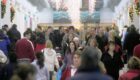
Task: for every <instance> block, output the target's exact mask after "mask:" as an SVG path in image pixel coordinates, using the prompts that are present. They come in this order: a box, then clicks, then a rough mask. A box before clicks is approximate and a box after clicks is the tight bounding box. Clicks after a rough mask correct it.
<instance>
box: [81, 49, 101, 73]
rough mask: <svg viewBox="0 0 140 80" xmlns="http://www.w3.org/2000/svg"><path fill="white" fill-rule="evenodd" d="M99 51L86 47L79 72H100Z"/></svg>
mask: <svg viewBox="0 0 140 80" xmlns="http://www.w3.org/2000/svg"><path fill="white" fill-rule="evenodd" d="M99 61H100V59H99V57H98V50H97V49H96V48H94V47H86V48H85V49H84V50H83V52H82V54H81V64H80V66H79V69H78V72H94V71H98V70H99Z"/></svg>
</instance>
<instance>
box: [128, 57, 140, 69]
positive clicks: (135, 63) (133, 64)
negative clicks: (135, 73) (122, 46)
mask: <svg viewBox="0 0 140 80" xmlns="http://www.w3.org/2000/svg"><path fill="white" fill-rule="evenodd" d="M128 68H129V69H138V70H140V59H139V58H137V57H135V56H133V57H131V58H130V59H129V61H128Z"/></svg>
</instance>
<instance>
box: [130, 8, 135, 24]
mask: <svg viewBox="0 0 140 80" xmlns="http://www.w3.org/2000/svg"><path fill="white" fill-rule="evenodd" d="M133 14H134V10H133V6H131V7H130V8H129V17H130V20H131V22H133V17H134V15H133Z"/></svg>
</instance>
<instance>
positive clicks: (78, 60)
mask: <svg viewBox="0 0 140 80" xmlns="http://www.w3.org/2000/svg"><path fill="white" fill-rule="evenodd" d="M81 53H82V52H81V51H80V50H77V51H75V53H74V56H73V65H74V66H75V67H76V68H78V67H79V66H80V64H81Z"/></svg>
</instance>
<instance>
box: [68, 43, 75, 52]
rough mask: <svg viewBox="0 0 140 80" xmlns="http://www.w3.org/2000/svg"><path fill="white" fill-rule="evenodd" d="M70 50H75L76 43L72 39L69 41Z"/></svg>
mask: <svg viewBox="0 0 140 80" xmlns="http://www.w3.org/2000/svg"><path fill="white" fill-rule="evenodd" d="M72 50H74V51H76V44H75V43H74V42H73V41H70V43H69V51H70V52H71V51H72Z"/></svg>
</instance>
